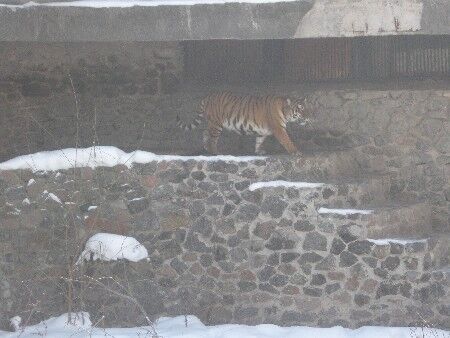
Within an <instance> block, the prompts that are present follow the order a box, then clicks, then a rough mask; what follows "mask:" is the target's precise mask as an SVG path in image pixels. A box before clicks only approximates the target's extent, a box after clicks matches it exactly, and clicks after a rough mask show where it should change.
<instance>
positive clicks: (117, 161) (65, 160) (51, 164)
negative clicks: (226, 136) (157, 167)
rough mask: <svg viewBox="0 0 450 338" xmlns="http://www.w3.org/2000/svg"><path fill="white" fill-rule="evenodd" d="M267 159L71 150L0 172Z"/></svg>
mask: <svg viewBox="0 0 450 338" xmlns="http://www.w3.org/2000/svg"><path fill="white" fill-rule="evenodd" d="M261 159H265V157H263V156H231V155H217V156H180V155H157V154H154V153H151V152H147V151H142V150H136V151H133V152H131V153H126V152H124V151H122V150H120V149H119V148H116V147H110V146H101V147H90V148H80V149H76V148H68V149H60V150H54V151H43V152H38V153H35V154H30V155H23V156H19V157H16V158H13V159H10V160H8V161H6V162H3V163H0V170H17V169H24V170H27V169H28V170H32V171H33V172H37V171H57V170H64V169H70V168H80V167H90V168H96V167H114V166H116V165H125V166H127V167H129V168H130V167H132V166H133V164H135V163H139V164H145V163H149V162H163V161H190V160H194V161H210V162H217V161H228V162H249V161H255V160H261Z"/></svg>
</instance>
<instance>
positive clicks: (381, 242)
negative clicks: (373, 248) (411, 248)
mask: <svg viewBox="0 0 450 338" xmlns="http://www.w3.org/2000/svg"><path fill="white" fill-rule="evenodd" d="M367 241H369V242H371V243H374V244H375V245H388V244H389V243H395V244H403V245H406V244H413V243H426V242H427V241H428V240H427V239H426V238H425V239H395V238H382V239H370V238H368V239H367Z"/></svg>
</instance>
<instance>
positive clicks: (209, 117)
mask: <svg viewBox="0 0 450 338" xmlns="http://www.w3.org/2000/svg"><path fill="white" fill-rule="evenodd" d="M282 105H283V103H282V98H281V97H277V96H273V95H267V96H264V97H258V96H252V95H246V96H239V95H235V94H232V93H230V92H223V93H215V94H211V95H209V96H207V97H206V98H205V99H204V100H203V102H202V107H201V108H203V109H202V112H203V116H204V118H205V119H206V121H207V122H208V129H209V128H213V129H217V130H220V129H221V128H225V129H227V130H230V131H234V132H237V133H239V134H247V135H258V136H269V135H272V134H273V128H272V125H273V124H276V123H283V121H282V116H281V115H280V113H281V111H282Z"/></svg>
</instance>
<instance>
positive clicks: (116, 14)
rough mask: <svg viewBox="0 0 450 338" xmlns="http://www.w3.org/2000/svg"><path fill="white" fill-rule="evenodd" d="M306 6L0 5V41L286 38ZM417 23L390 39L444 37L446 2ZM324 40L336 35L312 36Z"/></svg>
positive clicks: (449, 25) (430, 6) (432, 5)
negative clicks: (116, 6)
mask: <svg viewBox="0 0 450 338" xmlns="http://www.w3.org/2000/svg"><path fill="white" fill-rule="evenodd" d="M312 6H313V3H312V2H311V1H307V0H302V1H293V2H278V3H261V4H250V3H226V4H199V5H191V6H154V7H129V8H86V7H47V6H35V7H25V8H15V9H12V8H10V7H1V6H0V41H39V42H71V41H73V42H75V41H181V40H208V39H291V38H294V36H295V34H296V30H297V28H298V26H299V24H300V22H301V20H302V18H303V17H304V15H305V14H306V13H307V12H308V11H309V10H310V9H311V8H312ZM421 21H422V23H421V29H420V30H419V31H415V32H398V33H396V32H392V34H408V35H410V34H433V35H442V34H450V2H448V1H441V2H438V1H436V2H434V1H430V2H425V3H424V9H423V15H422V19H421ZM384 35H386V34H384ZM325 36H329V37H331V36H341V35H340V34H339V32H336V35H330V33H327V34H324V35H320V34H319V35H318V37H325Z"/></svg>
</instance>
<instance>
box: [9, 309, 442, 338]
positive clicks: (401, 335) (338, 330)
mask: <svg viewBox="0 0 450 338" xmlns="http://www.w3.org/2000/svg"><path fill="white" fill-rule="evenodd" d="M71 317H74V318H76V320H75V322H74V323H73V324H71V325H70V324H67V319H68V315H67V314H63V315H61V316H59V317H53V318H50V319H47V320H44V321H42V322H41V323H39V324H37V325H33V326H27V327H25V328H23V329H21V330H20V331H19V332H4V331H0V338H13V337H15V338H17V337H18V333H19V336H20V337H21V338H35V337H41V336H42V337H47V338H69V337H91V338H100V337H128V338H131V337H136V338H137V337H152V336H157V337H164V338H180V337H186V338H188V337H215V338H236V337H243V338H244V337H265V338H279V337H284V338H299V337H301V338H356V337H357V338H380V337H382V338H388V337H392V338H393V337H395V338H411V337H416V336H417V337H419V336H420V337H424V338H432V337H447V333H448V331H444V330H440V329H435V328H426V327H425V328H423V327H422V328H420V327H383V326H364V327H360V328H358V329H347V328H343V327H341V326H334V327H329V328H319V327H307V326H291V327H280V326H277V325H272V324H262V325H254V326H249V325H238V324H224V325H211V326H206V325H204V324H203V323H202V322H201V321H200V320H199V319H198V318H197V317H195V316H191V315H188V316H186V317H185V316H178V317H172V318H170V317H161V318H160V319H158V320H157V321H156V322H155V325H154V327H150V326H141V327H129V328H101V327H95V325H92V323H91V321H90V319H89V314H88V313H72V314H71ZM83 319H84V321H83ZM186 323H187V325H186Z"/></svg>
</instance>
